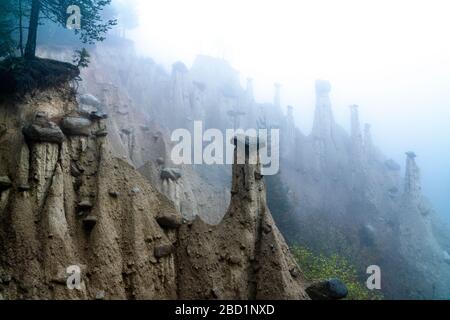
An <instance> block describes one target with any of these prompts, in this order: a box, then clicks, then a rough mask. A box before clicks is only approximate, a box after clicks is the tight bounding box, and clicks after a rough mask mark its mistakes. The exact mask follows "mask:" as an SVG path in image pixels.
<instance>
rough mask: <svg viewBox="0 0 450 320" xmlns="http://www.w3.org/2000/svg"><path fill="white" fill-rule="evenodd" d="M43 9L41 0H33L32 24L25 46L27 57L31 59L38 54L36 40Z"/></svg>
mask: <svg viewBox="0 0 450 320" xmlns="http://www.w3.org/2000/svg"><path fill="white" fill-rule="evenodd" d="M40 11H41V0H33V2H32V4H31V15H30V25H29V27H28V39H27V45H26V47H25V59H28V60H31V59H34V58H35V56H36V40H37V30H38V24H39V12H40Z"/></svg>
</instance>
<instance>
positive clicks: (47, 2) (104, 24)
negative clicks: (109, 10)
mask: <svg viewBox="0 0 450 320" xmlns="http://www.w3.org/2000/svg"><path fill="white" fill-rule="evenodd" d="M110 3H111V0H41V4H42V7H41V11H42V14H43V15H44V16H45V17H46V18H47V19H49V20H51V21H53V22H55V23H57V24H60V25H61V26H62V27H66V23H67V18H68V14H67V12H66V10H67V8H68V7H69V6H70V5H77V6H78V7H80V11H81V29H80V30H75V33H76V34H79V36H80V38H81V40H82V41H83V42H84V43H89V44H94V43H95V42H97V41H103V40H105V37H104V34H105V33H106V32H107V31H108V30H109V29H110V28H111V27H112V26H114V25H116V23H117V22H116V20H107V21H103V18H102V11H103V9H104V8H105V6H108V5H109V4H110Z"/></svg>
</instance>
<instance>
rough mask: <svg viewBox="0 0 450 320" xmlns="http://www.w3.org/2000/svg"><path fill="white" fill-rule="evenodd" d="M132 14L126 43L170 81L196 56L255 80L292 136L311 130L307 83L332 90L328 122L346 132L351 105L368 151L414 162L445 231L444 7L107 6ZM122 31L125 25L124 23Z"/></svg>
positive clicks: (135, 2)
mask: <svg viewBox="0 0 450 320" xmlns="http://www.w3.org/2000/svg"><path fill="white" fill-rule="evenodd" d="M113 3H114V4H115V5H116V6H117V8H118V11H119V12H120V11H121V10H123V8H126V7H130V6H134V8H135V10H134V12H135V15H136V22H137V23H136V25H135V28H134V29H133V30H132V31H129V32H128V33H127V34H126V36H127V37H129V38H130V39H133V40H134V41H135V42H136V49H137V51H138V53H139V54H141V55H145V56H150V57H152V58H154V59H155V61H156V62H157V63H160V64H162V65H163V66H164V67H166V69H167V70H170V69H171V65H172V64H173V63H174V62H176V61H179V60H181V61H183V62H184V63H185V64H186V65H187V66H188V67H189V66H190V65H191V64H192V62H193V60H194V58H195V56H196V55H197V54H206V55H210V56H214V57H219V58H223V59H225V60H227V61H228V62H229V63H230V64H231V65H232V66H233V67H234V68H235V69H236V70H238V71H239V72H240V75H241V82H242V84H243V85H244V86H245V82H246V78H247V77H251V78H253V79H254V91H255V97H256V99H257V100H258V101H259V102H265V101H272V99H273V84H274V82H279V83H281V84H282V96H281V99H282V105H283V106H286V105H292V106H293V107H294V115H295V119H296V123H297V125H298V126H299V127H300V129H301V130H302V131H303V133H305V134H308V133H309V132H310V129H311V126H312V123H313V111H314V104H315V92H314V81H315V80H316V79H327V80H329V81H331V83H332V86H333V88H332V92H331V99H332V103H333V111H334V115H335V118H336V120H337V122H338V123H339V124H341V125H342V126H343V127H344V128H346V129H347V130H348V129H349V119H350V114H349V109H348V106H349V105H351V104H358V105H359V106H360V120H361V123H366V122H367V123H370V124H371V125H372V134H373V139H374V143H375V144H376V145H377V146H378V147H379V148H380V149H381V150H382V151H383V153H384V154H385V155H386V156H388V157H392V158H393V159H395V160H396V161H397V162H398V163H399V164H401V165H402V167H404V161H405V155H404V153H405V151H409V150H413V151H415V152H416V153H417V155H418V158H417V162H418V165H419V166H420V168H421V173H422V186H423V190H424V193H425V195H426V196H428V197H429V198H430V200H431V201H432V202H433V204H434V206H435V209H436V210H437V211H438V212H439V213H440V214H441V215H442V216H444V217H445V218H446V219H447V221H449V222H450V199H449V194H448V193H449V190H450V139H449V137H450V126H449V122H450V77H449V74H450V42H449V41H448V40H447V33H448V30H450V19H448V12H449V11H448V9H450V3H448V1H444V0H442V1H439V0H431V1H430V0H427V1H423V0H422V1H411V0H409V1H403V0H397V1H387V0H379V1H361V0H340V1H331V0H309V1H288V0H265V1H256V0H255V1H253V0H246V1H238V0H228V1H223V0H189V1H183V0H164V1H149V0H114V1H113ZM119 23H120V19H119Z"/></svg>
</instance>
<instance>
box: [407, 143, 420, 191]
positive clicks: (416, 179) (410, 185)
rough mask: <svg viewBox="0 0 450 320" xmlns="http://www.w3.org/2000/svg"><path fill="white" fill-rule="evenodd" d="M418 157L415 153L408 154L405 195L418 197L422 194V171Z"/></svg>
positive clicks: (409, 152)
mask: <svg viewBox="0 0 450 320" xmlns="http://www.w3.org/2000/svg"><path fill="white" fill-rule="evenodd" d="M416 157H417V156H416V154H415V153H414V152H413V151H408V152H406V169H405V194H407V195H411V196H418V195H420V192H421V185H420V170H419V167H418V166H417V164H416V160H415V158H416Z"/></svg>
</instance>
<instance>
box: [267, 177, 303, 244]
mask: <svg viewBox="0 0 450 320" xmlns="http://www.w3.org/2000/svg"><path fill="white" fill-rule="evenodd" d="M265 181H266V186H267V205H268V207H269V209H270V212H271V213H272V216H273V218H274V220H275V222H276V224H277V226H278V227H279V228H280V230H281V231H282V233H283V236H284V237H285V238H286V240H287V241H288V242H290V241H291V240H292V239H294V238H295V234H296V233H297V230H298V229H297V225H296V223H295V221H293V220H294V219H295V215H294V213H293V206H292V204H291V201H290V200H289V197H288V189H287V187H286V185H285V184H284V183H283V182H282V181H281V178H280V174H277V175H272V176H266V177H265Z"/></svg>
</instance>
